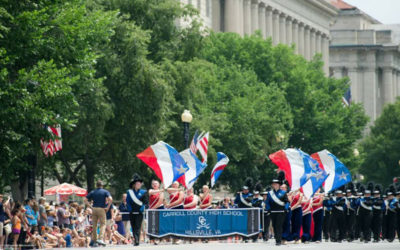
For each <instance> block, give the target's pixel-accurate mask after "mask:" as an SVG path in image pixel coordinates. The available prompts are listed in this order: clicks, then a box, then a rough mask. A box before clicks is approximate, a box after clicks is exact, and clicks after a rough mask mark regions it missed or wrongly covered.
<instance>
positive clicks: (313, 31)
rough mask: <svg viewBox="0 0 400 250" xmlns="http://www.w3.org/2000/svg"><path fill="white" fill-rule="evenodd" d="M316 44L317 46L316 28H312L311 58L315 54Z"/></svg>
mask: <svg viewBox="0 0 400 250" xmlns="http://www.w3.org/2000/svg"><path fill="white" fill-rule="evenodd" d="M315 51H316V46H315V29H314V28H312V29H311V30H310V59H312V58H313V57H314V55H315Z"/></svg>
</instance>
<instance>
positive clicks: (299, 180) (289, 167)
mask: <svg viewBox="0 0 400 250" xmlns="http://www.w3.org/2000/svg"><path fill="white" fill-rule="evenodd" d="M304 154H305V153H304V152H303V151H301V150H299V149H294V148H288V149H285V150H283V149H282V150H279V151H277V152H275V153H273V154H270V155H269V158H270V159H271V161H272V162H273V163H274V164H275V165H277V166H278V168H279V169H280V170H283V171H284V172H285V178H286V180H287V181H288V182H289V185H290V188H291V189H292V190H297V189H299V188H300V187H301V186H303V185H304V184H305V183H306V182H307V181H308V179H307V176H306V174H307V173H308V172H310V170H309V169H308V171H307V170H306V167H307V166H308V165H304Z"/></svg>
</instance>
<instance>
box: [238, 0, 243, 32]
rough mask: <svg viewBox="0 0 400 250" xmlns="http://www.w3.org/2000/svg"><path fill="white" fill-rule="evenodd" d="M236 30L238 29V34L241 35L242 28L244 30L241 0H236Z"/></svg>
mask: <svg viewBox="0 0 400 250" xmlns="http://www.w3.org/2000/svg"><path fill="white" fill-rule="evenodd" d="M238 1H239V2H238V6H239V7H238V19H239V20H238V25H239V27H238V30H239V32H238V33H239V34H240V35H241V36H243V30H244V27H243V26H244V25H243V19H244V11H243V0H238Z"/></svg>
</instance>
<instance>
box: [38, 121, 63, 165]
mask: <svg viewBox="0 0 400 250" xmlns="http://www.w3.org/2000/svg"><path fill="white" fill-rule="evenodd" d="M43 127H44V129H46V130H47V131H48V132H49V133H50V134H51V135H52V137H55V139H54V141H53V140H52V139H50V140H49V141H44V140H43V138H42V139H41V140H40V146H41V147H42V151H43V153H44V155H45V156H46V157H48V156H49V154H50V156H53V154H54V153H56V152H57V151H60V150H61V149H62V141H61V127H60V126H59V125H58V126H56V127H55V128H53V127H50V126H47V125H44V126H43Z"/></svg>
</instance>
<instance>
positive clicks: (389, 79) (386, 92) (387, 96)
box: [382, 67, 393, 104]
mask: <svg viewBox="0 0 400 250" xmlns="http://www.w3.org/2000/svg"><path fill="white" fill-rule="evenodd" d="M382 86H383V104H386V103H391V102H392V96H393V69H392V68H391V67H385V68H383V84H382Z"/></svg>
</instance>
